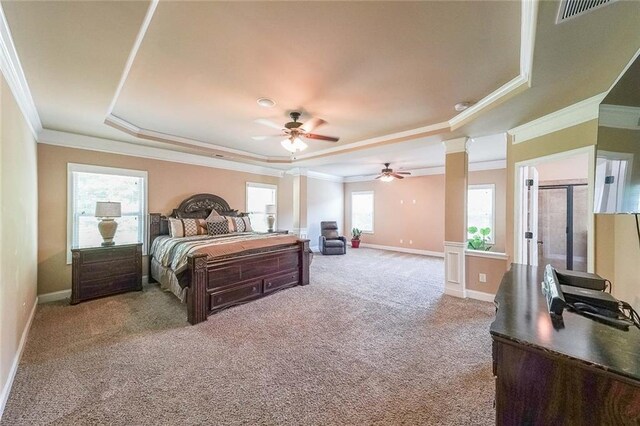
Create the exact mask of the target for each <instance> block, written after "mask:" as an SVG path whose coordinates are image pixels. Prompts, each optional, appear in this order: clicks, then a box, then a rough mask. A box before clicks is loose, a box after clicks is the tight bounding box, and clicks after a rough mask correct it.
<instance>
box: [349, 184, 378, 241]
mask: <svg viewBox="0 0 640 426" xmlns="http://www.w3.org/2000/svg"><path fill="white" fill-rule="evenodd" d="M368 194H371V196H372V197H373V206H372V208H371V230H370V231H363V230H362V229H361V231H362V233H363V234H372V235H373V234H375V223H376V216H375V213H376V194H375V191H351V218H350V219H351V228H353V196H354V195H368Z"/></svg>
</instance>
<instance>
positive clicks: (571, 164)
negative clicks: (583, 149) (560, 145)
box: [536, 154, 589, 182]
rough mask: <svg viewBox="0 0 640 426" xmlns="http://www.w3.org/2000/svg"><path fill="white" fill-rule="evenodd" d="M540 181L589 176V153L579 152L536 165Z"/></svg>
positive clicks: (586, 177)
mask: <svg viewBox="0 0 640 426" xmlns="http://www.w3.org/2000/svg"><path fill="white" fill-rule="evenodd" d="M536 170H537V171H538V179H539V180H540V182H544V181H557V180H576V179H588V178H589V155H588V154H579V155H576V156H573V157H569V158H563V159H561V160H557V161H549V162H546V163H542V164H538V165H536Z"/></svg>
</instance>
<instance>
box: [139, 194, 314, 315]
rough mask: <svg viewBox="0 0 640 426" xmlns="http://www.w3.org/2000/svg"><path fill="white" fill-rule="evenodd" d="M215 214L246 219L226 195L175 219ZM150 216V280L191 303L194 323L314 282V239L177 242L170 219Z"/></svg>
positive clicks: (198, 198) (179, 211) (193, 203)
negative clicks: (311, 265) (171, 233)
mask: <svg viewBox="0 0 640 426" xmlns="http://www.w3.org/2000/svg"><path fill="white" fill-rule="evenodd" d="M212 210H215V211H216V212H218V213H219V214H220V215H222V216H238V215H240V213H238V212H237V211H236V210H232V209H231V208H230V207H229V204H228V203H227V202H226V201H225V200H224V199H222V198H221V197H218V196H216V195H213V194H197V195H194V196H192V197H189V198H187V199H186V200H184V201H183V202H182V203H180V205H179V206H178V208H176V209H174V210H173V213H172V214H171V215H170V216H169V217H174V218H195V219H205V218H207V217H208V216H209V214H210V213H211V211H212ZM149 216H150V221H149V224H150V225H149V246H148V247H149V277H150V278H149V281H150V282H158V283H160V285H161V286H162V288H163V289H165V290H168V291H171V292H172V293H174V294H175V295H176V296H177V297H178V298H180V299H181V300H182V301H183V302H185V303H186V305H187V321H189V323H190V324H198V323H200V322H202V321H205V320H206V319H207V317H208V316H209V315H211V314H213V313H216V312H218V311H220V310H222V309H226V308H229V307H231V306H234V305H238V304H241V303H246V302H248V301H251V300H254V299H258V298H261V297H264V296H267V295H270V294H272V293H274V292H276V291H279V290H283V289H285V288H289V287H293V286H297V285H307V284H309V261H310V250H309V240H306V239H300V238H298V237H297V236H295V235H289V234H276V233H271V234H269V233H254V232H240V233H233V234H229V235H223V236H209V235H194V236H190V237H183V238H172V237H170V236H169V224H168V218H167V217H166V216H163V215H162V214H160V213H151V214H150V215H149Z"/></svg>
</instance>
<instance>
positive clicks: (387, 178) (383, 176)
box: [376, 163, 411, 182]
mask: <svg viewBox="0 0 640 426" xmlns="http://www.w3.org/2000/svg"><path fill="white" fill-rule="evenodd" d="M389 164H391V163H384V169H382V170H381V171H380V174H379V175H378V176H376V179H380V180H381V181H383V182H391V181H392V180H393V179H394V178H398V179H404V176H402V175H410V174H411V172H394V171H393V169H390V168H389Z"/></svg>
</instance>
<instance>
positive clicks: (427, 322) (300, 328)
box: [2, 249, 494, 425]
mask: <svg viewBox="0 0 640 426" xmlns="http://www.w3.org/2000/svg"><path fill="white" fill-rule="evenodd" d="M311 270H312V271H311V277H312V284H311V285H309V286H306V287H297V288H294V289H288V290H285V291H282V292H279V293H277V294H274V295H272V296H269V297H267V298H264V299H261V300H258V301H254V302H251V303H248V304H246V305H243V306H239V307H235V308H232V309H229V310H226V311H224V312H221V313H219V314H216V315H214V316H212V317H210V318H209V320H208V321H207V322H205V323H203V324H200V325H198V326H189V325H187V324H186V321H185V316H186V310H185V308H184V306H183V305H180V304H179V302H178V301H177V299H176V298H175V297H174V296H173V295H171V294H167V293H163V292H161V291H160V290H158V288H157V287H155V286H153V285H152V286H149V287H147V288H145V291H144V292H143V293H128V294H125V295H120V296H115V297H110V298H106V299H101V300H96V301H92V302H87V303H83V304H80V305H77V306H68V305H66V304H64V303H62V302H60V303H53V304H48V305H42V306H40V307H39V308H38V310H37V313H36V318H35V321H34V323H33V328H32V330H31V333H30V335H29V339H28V343H27V346H26V350H25V353H24V355H23V358H22V362H21V364H20V368H19V370H18V373H17V375H16V379H15V382H14V385H13V390H12V393H11V395H10V397H9V401H8V403H7V406H6V410H5V413H4V416H3V419H2V424H3V425H17V424H25V425H27V424H28V425H37V424H60V425H62V424H65V425H66V424H69V425H80V424H110V425H157V424H165V425H175V424H187V425H195V424H216V425H235V424H246V425H261V424H287V425H289V424H295V425H332V424H336V425H338V424H340V425H342V424H349V425H354V424H358V425H369V424H393V425H396V424H407V425H413V424H427V425H440V424H442V425H449V424H450V425H489V424H493V423H494V410H493V408H492V403H493V392H494V387H493V379H492V376H491V350H490V349H491V340H490V337H489V324H490V322H491V321H492V317H493V312H494V308H493V306H492V304H490V303H484V302H477V301H472V300H460V299H456V298H451V297H449V296H443V295H442V287H443V284H442V283H443V262H442V260H441V259H435V258H429V257H422V256H413V255H406V254H398V253H391V252H384V251H378V250H372V249H359V250H350V251H349V253H348V255H347V256H321V255H316V256H315V259H314V261H313V264H312V268H311Z"/></svg>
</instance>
